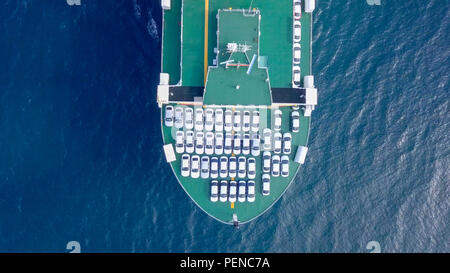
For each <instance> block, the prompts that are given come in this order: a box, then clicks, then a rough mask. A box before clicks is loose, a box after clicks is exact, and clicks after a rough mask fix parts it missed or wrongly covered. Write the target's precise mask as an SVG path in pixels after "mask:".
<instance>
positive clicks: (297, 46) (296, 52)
mask: <svg viewBox="0 0 450 273" xmlns="http://www.w3.org/2000/svg"><path fill="white" fill-rule="evenodd" d="M301 54H302V53H301V47H300V44H299V43H294V60H293V63H294V64H296V65H300V59H301V57H302V55H301Z"/></svg>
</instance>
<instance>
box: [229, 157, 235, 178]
mask: <svg viewBox="0 0 450 273" xmlns="http://www.w3.org/2000/svg"><path fill="white" fill-rule="evenodd" d="M236 173H237V159H236V157H235V156H230V159H229V160H228V176H229V177H231V178H235V177H236Z"/></svg>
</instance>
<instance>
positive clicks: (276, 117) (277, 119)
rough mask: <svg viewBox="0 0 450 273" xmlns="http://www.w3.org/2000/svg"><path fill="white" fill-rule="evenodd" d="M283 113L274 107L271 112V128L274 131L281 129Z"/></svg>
mask: <svg viewBox="0 0 450 273" xmlns="http://www.w3.org/2000/svg"><path fill="white" fill-rule="evenodd" d="M282 115H283V112H281V110H280V109H276V110H275V111H274V112H273V129H274V130H275V131H280V130H281V117H282Z"/></svg>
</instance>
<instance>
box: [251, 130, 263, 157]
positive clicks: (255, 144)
mask: <svg viewBox="0 0 450 273" xmlns="http://www.w3.org/2000/svg"><path fill="white" fill-rule="evenodd" d="M251 150H252V155H253V156H259V153H260V152H261V147H260V140H259V135H258V134H253V135H252V148H251Z"/></svg>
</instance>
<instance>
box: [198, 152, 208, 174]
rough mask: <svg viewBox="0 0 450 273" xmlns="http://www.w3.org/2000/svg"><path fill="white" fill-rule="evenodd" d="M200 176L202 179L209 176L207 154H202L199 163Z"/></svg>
mask: <svg viewBox="0 0 450 273" xmlns="http://www.w3.org/2000/svg"><path fill="white" fill-rule="evenodd" d="M200 176H201V177H202V178H203V179H206V178H209V156H206V155H205V156H202V158H201V163H200Z"/></svg>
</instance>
